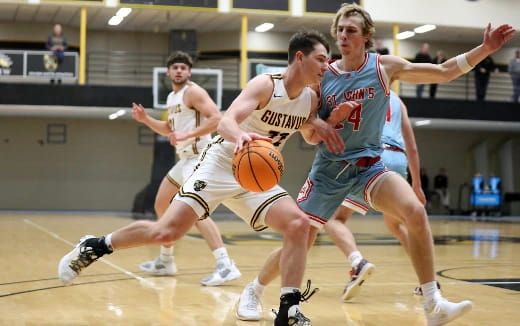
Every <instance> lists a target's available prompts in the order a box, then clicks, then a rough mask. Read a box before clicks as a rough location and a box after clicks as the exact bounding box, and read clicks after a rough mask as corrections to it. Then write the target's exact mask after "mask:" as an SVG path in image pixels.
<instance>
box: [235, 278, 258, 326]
mask: <svg viewBox="0 0 520 326" xmlns="http://www.w3.org/2000/svg"><path fill="white" fill-rule="evenodd" d="M259 306H260V309H259V308H258V307H259ZM261 308H262V304H261V302H260V298H258V296H257V295H256V292H255V288H254V285H253V283H252V282H251V283H249V284H248V285H247V286H246V287H245V288H244V290H243V291H242V294H240V299H239V301H238V306H237V318H238V319H240V320H247V321H255V320H260V319H261V315H260V313H261Z"/></svg>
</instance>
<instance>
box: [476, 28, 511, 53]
mask: <svg viewBox="0 0 520 326" xmlns="http://www.w3.org/2000/svg"><path fill="white" fill-rule="evenodd" d="M515 32H516V30H515V29H514V28H513V26H511V25H509V24H503V25H500V26H498V27H496V28H492V27H491V23H489V24H488V25H487V26H486V29H485V30H484V41H483V42H482V45H483V46H484V47H485V48H486V49H487V50H488V51H489V52H490V53H492V52H495V51H497V50H499V49H500V48H501V47H502V46H503V45H504V44H505V43H506V42H507V41H509V40H510V39H512V38H513V36H514V35H515Z"/></svg>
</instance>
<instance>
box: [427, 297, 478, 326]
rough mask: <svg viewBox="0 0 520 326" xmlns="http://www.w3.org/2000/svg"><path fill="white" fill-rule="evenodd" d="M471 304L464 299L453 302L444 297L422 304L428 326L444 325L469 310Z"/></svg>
mask: <svg viewBox="0 0 520 326" xmlns="http://www.w3.org/2000/svg"><path fill="white" fill-rule="evenodd" d="M472 307H473V304H472V303H471V301H468V300H465V301H462V302H458V303H454V302H449V301H448V300H446V299H444V298H442V297H441V298H439V299H437V301H436V302H435V303H434V304H430V306H429V307H428V305H426V304H425V305H424V313H425V314H426V321H427V325H428V326H440V325H444V324H446V323H448V322H450V321H452V320H454V319H456V318H458V317H460V316H462V315H463V314H465V313H467V312H468V311H470V310H471V308H472Z"/></svg>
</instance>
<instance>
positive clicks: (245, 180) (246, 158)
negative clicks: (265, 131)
mask: <svg viewBox="0 0 520 326" xmlns="http://www.w3.org/2000/svg"><path fill="white" fill-rule="evenodd" d="M283 170H284V162H283V157H282V154H280V152H279V151H278V150H277V149H276V148H275V147H274V146H273V144H271V143H270V142H268V141H265V140H258V139H257V140H253V141H250V142H249V143H247V144H245V146H244V148H243V149H242V150H241V151H240V152H238V153H236V154H235V156H234V157H233V175H234V176H235V179H236V180H237V182H238V183H239V184H240V185H241V186H242V187H243V188H245V189H247V190H249V191H253V192H262V191H266V190H269V189H271V188H272V187H274V186H275V185H277V184H278V182H280V179H281V177H282V175H283Z"/></svg>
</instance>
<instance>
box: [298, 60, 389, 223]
mask: <svg viewBox="0 0 520 326" xmlns="http://www.w3.org/2000/svg"><path fill="white" fill-rule="evenodd" d="M383 80H384V74H383V71H382V70H381V67H380V65H379V55H378V54H375V53H367V54H365V61H364V62H363V64H362V65H361V66H360V68H358V69H357V70H355V71H349V72H343V71H340V70H339V68H338V65H337V63H336V62H332V63H330V64H329V70H328V71H326V72H325V74H324V76H323V78H322V81H321V108H320V110H319V113H320V117H321V118H322V119H324V120H326V119H327V118H328V117H329V115H330V112H331V111H332V110H333V109H334V108H335V107H336V106H337V105H338V104H340V103H342V102H344V101H358V102H359V103H360V104H361V105H360V106H359V107H357V108H356V109H354V110H353V111H352V113H351V114H350V116H349V117H348V118H347V119H345V120H344V121H342V122H341V123H340V124H339V125H338V126H337V127H336V129H337V130H338V133H339V134H340V135H341V137H342V138H343V141H344V142H345V147H346V149H345V151H344V152H343V153H341V154H339V155H336V154H333V153H331V152H329V151H328V150H327V148H326V147H325V145H323V144H320V146H319V150H318V152H317V153H316V157H315V158H314V162H313V164H312V168H311V171H310V172H309V177H308V178H307V180H306V181H305V184H304V185H303V187H302V188H301V190H300V193H299V194H298V198H297V200H296V202H297V203H298V206H299V207H300V208H301V209H302V210H303V211H304V212H305V213H307V215H308V216H309V218H310V220H311V224H312V225H313V226H316V227H321V225H323V224H325V223H326V222H327V221H328V220H329V219H330V218H331V217H332V215H333V213H334V211H335V210H336V209H337V208H338V206H339V205H341V204H342V202H346V203H347V204H348V207H350V208H352V209H354V210H356V211H358V212H360V213H362V214H365V213H366V212H367V211H368V209H369V207H370V206H372V201H371V193H372V190H373V188H374V186H375V185H376V184H377V183H378V182H379V181H380V180H382V179H383V178H386V177H387V176H388V175H390V174H391V173H395V172H390V171H389V170H387V169H386V167H385V165H384V164H383V162H382V161H381V157H380V155H381V153H382V152H383V147H382V145H381V134H382V131H383V125H384V123H385V117H386V113H387V108H388V105H389V97H390V92H389V90H388V88H387V87H386V84H385V83H384V81H383Z"/></svg>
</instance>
